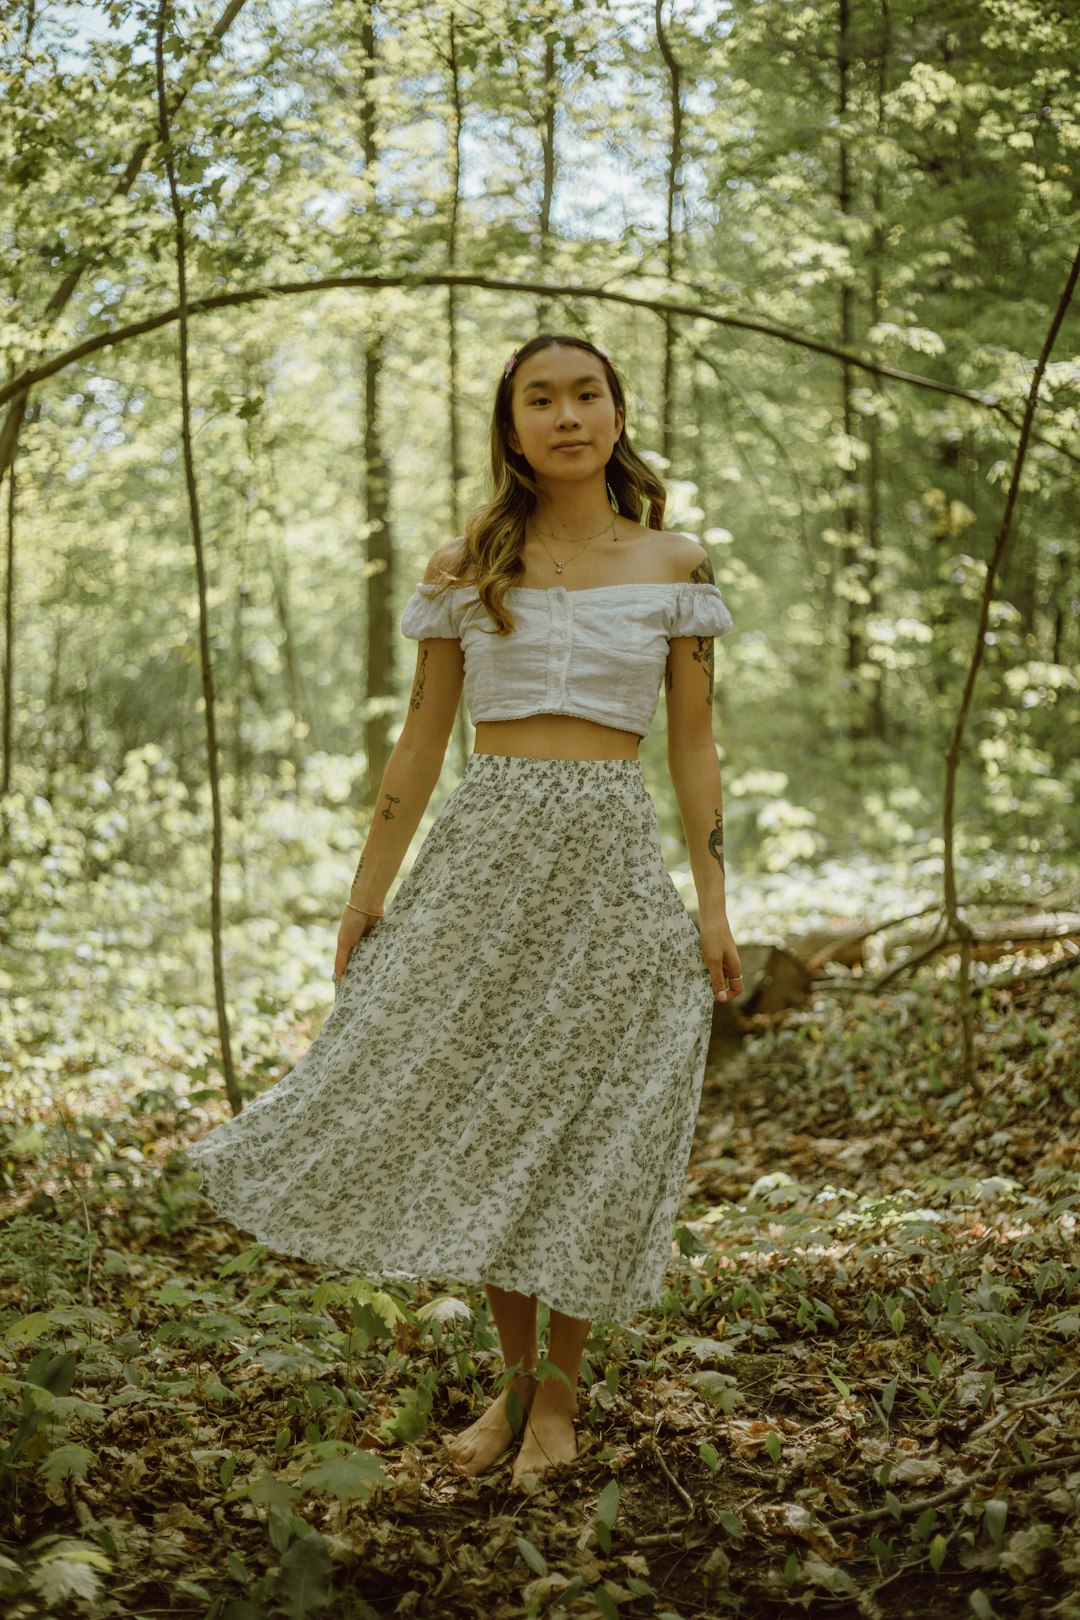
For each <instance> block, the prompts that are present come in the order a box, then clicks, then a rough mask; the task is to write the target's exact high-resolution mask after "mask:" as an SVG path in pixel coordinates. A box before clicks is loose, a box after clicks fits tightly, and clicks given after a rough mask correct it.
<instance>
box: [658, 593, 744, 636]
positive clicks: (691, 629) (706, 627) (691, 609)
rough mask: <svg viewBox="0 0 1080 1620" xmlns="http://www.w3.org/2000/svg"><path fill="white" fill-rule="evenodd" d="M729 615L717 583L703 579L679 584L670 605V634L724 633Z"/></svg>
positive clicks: (706, 634)
mask: <svg viewBox="0 0 1080 1620" xmlns="http://www.w3.org/2000/svg"><path fill="white" fill-rule="evenodd" d="M731 626H732V618H731V614H730V613H729V612H728V610H727V607H726V606H725V604H724V599H723V597H722V596H721V595H720V589H719V587H718V586H716V585H710V584H708V583H707V582H706V581H704V580H702V581H700V582H697V583H693V584H687V585H680V586H679V587H678V589H677V590H676V592H675V597H674V601H673V602H672V605H671V623H670V625H669V627H668V635H669V636H726V635H727V633H728V631H729V630H730V629H731Z"/></svg>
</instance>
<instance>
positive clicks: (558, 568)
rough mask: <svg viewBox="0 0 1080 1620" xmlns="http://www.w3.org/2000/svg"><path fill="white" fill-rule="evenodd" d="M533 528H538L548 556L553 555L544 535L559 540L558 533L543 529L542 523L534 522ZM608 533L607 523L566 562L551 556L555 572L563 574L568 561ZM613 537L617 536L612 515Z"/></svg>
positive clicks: (570, 561)
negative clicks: (545, 542)
mask: <svg viewBox="0 0 1080 1620" xmlns="http://www.w3.org/2000/svg"><path fill="white" fill-rule="evenodd" d="M533 528H534V529H535V530H536V533H537V535H538V537H539V538H540V544H541V545H542V546H543V547H544V550H545V551H546V552H547V554H548V556H549V557H551V548H550V546H547V545H545V544H544V539H543V536H544V535H545V534H548V535H550V536H551V538H552V540H558V539H559V536H558V535H557V534H552V533H551V530H550V529H542V528H541V527H540V525H539V524H538V523H536V522H534V523H533ZM606 533H607V525H606V524H605V525H604V527H603V528H602V529H600V530H599V531H598V532H597V533H596V534H591V535H590V536H589V538H588V539H587V540H586V542H585V544H584V545H583V546H579V547H578V549H577V550H576V551H575V552H574V555H573V557H567V558H566V561H565V562H558V561H557V560H556V559H555V558H554V557H551V560H552V562H553V563H555V572H556V573H557V574H561V573H562V571H563V569H564V568H565V567H566V564H567V563H572V562H573V561H574V558H575V557H580V556H581V553H582V552H583V551H585V550H587V549H588V547H589V546H591V545H592V543H593V541H594V540H599V538H600V536H601V535H602V534H606ZM611 538H612V539H613V540H614V538H615V519H614V517H612V519H611Z"/></svg>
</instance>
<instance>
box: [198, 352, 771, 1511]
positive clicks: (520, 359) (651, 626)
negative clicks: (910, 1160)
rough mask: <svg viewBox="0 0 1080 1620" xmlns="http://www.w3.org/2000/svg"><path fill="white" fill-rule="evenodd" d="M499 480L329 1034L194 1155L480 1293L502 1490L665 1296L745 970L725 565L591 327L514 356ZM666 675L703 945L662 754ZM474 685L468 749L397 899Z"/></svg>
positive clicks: (484, 1447) (439, 569)
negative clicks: (656, 776) (688, 522)
mask: <svg viewBox="0 0 1080 1620" xmlns="http://www.w3.org/2000/svg"><path fill="white" fill-rule="evenodd" d="M491 465H492V482H493V498H492V499H491V500H490V501H489V502H487V503H486V504H485V505H484V506H482V507H480V508H478V509H477V510H476V511H475V512H474V513H473V514H472V515H471V517H470V520H469V522H468V524H467V528H466V534H465V536H463V537H461V538H460V539H459V540H457V541H455V542H454V543H453V544H452V545H450V546H447V547H443V548H440V549H439V550H438V551H436V552H435V554H434V555H433V556H432V558H431V560H430V562H429V563H428V565H427V568H426V571H425V575H424V579H423V580H422V581H421V582H420V584H419V585H418V586H417V589H416V590H415V591H414V592H413V594H412V596H411V598H410V599H409V602H408V604H407V606H406V608H405V612H404V615H403V617H402V621H401V628H402V631H403V633H404V634H405V635H406V636H408V637H410V638H413V639H415V640H417V641H418V643H419V645H418V648H417V662H416V671H415V677H414V681H413V687H412V694H411V698H410V702H409V706H408V709H407V711H406V716H405V723H404V726H403V728H402V731H401V735H400V737H399V738H398V741H397V743H396V744H395V747H394V750H393V753H392V754H391V756H390V759H389V761H388V763H387V766H386V770H385V772H384V774H383V778H382V781H381V783H380V787H379V797H378V801H377V804H376V809H375V814H374V816H373V819H372V825H371V829H370V831H369V833H368V837H367V840H366V842H365V844H364V850H363V854H362V855H361V858H360V862H359V865H358V866H357V869H356V875H355V877H354V879H353V884H352V893H351V896H350V899H349V900H348V901H347V902H346V906H345V911H344V915H343V918H342V922H341V927H340V931H339V934H338V944H337V959H336V962H335V1003H334V1007H333V1010H332V1012H331V1014H330V1016H329V1017H328V1019H327V1021H326V1023H325V1024H324V1025H323V1027H322V1029H321V1030H320V1032H319V1034H318V1035H317V1036H316V1038H315V1040H314V1042H313V1043H312V1045H311V1047H310V1048H309V1049H308V1051H307V1052H306V1053H305V1054H304V1055H303V1057H302V1058H301V1060H300V1062H299V1063H298V1064H297V1066H296V1068H295V1069H293V1071H292V1072H291V1073H290V1074H289V1075H287V1076H285V1078H284V1079H282V1080H280V1081H279V1082H278V1083H277V1085H275V1086H273V1087H272V1088H271V1089H270V1090H268V1091H266V1092H264V1093H263V1094H262V1095H261V1096H260V1097H258V1098H257V1099H256V1100H255V1101H254V1102H252V1103H250V1104H249V1105H248V1106H247V1107H246V1108H245V1109H244V1110H243V1112H242V1113H241V1114H240V1115H238V1116H237V1117H236V1118H235V1119H233V1120H230V1121H228V1122H226V1124H224V1125H221V1126H219V1127H218V1128H217V1129H216V1130H215V1131H212V1132H210V1133H209V1134H208V1135H207V1136H206V1137H204V1138H203V1139H202V1140H201V1141H200V1142H199V1143H197V1144H196V1145H195V1147H194V1148H193V1149H192V1150H191V1151H192V1155H193V1157H194V1158H195V1159H196V1162H197V1163H199V1165H200V1168H201V1170H202V1174H203V1179H204V1181H205V1190H206V1192H207V1196H208V1197H209V1198H210V1200H211V1201H212V1202H213V1203H214V1205H215V1206H216V1208H217V1209H218V1210H219V1211H220V1212H221V1213H222V1214H223V1215H225V1216H226V1217H227V1218H228V1219H230V1220H232V1221H234V1222H235V1224H237V1225H240V1226H242V1227H243V1228H244V1229H245V1230H250V1231H253V1232H254V1233H255V1234H256V1236H257V1237H259V1238H261V1239H262V1240H263V1241H265V1242H267V1243H269V1244H270V1245H271V1246H272V1247H274V1248H275V1249H278V1250H280V1251H282V1252H284V1253H287V1254H296V1255H302V1256H304V1257H305V1258H307V1259H311V1260H316V1261H323V1262H329V1263H331V1264H334V1265H338V1266H345V1267H349V1268H352V1269H355V1271H356V1272H357V1273H358V1274H359V1275H361V1276H364V1277H366V1278H370V1279H372V1280H386V1279H391V1278H395V1279H396V1278H425V1277H426V1278H449V1279H453V1280H456V1281H463V1282H477V1283H482V1284H483V1285H484V1287H485V1291H486V1294H487V1297H488V1300H489V1302H490V1305H491V1310H492V1314H493V1316H494V1319H495V1323H496V1326H497V1328H498V1333H499V1340H500V1345H501V1349H502V1354H503V1360H504V1362H505V1364H506V1369H507V1375H506V1377H505V1380H504V1383H503V1387H502V1389H501V1391H500V1393H499V1395H498V1396H497V1397H496V1399H495V1400H494V1401H493V1402H492V1403H491V1405H490V1406H489V1408H488V1409H487V1410H486V1411H485V1412H484V1413H483V1414H482V1416H481V1417H480V1418H479V1419H478V1420H477V1421H476V1422H475V1423H473V1424H472V1425H470V1427H469V1428H467V1429H466V1430H465V1431H464V1432H463V1433H462V1434H460V1435H459V1436H457V1438H456V1439H455V1440H454V1441H453V1442H452V1444H451V1445H450V1447H449V1457H450V1462H451V1466H452V1467H454V1468H455V1469H456V1470H457V1471H458V1472H460V1473H463V1474H470V1475H471V1474H478V1473H480V1472H481V1471H482V1470H483V1469H485V1468H487V1467H489V1466H490V1465H491V1463H492V1462H494V1461H495V1459H496V1458H497V1457H499V1456H501V1454H502V1453H503V1452H504V1451H505V1450H506V1448H507V1446H508V1445H509V1444H510V1442H511V1440H512V1439H513V1438H514V1436H515V1434H516V1433H517V1432H518V1431H520V1430H521V1428H522V1424H523V1422H524V1433H523V1436H522V1443H521V1447H520V1450H519V1452H518V1455H517V1457H516V1459H515V1464H514V1468H513V1472H512V1479H511V1484H512V1485H520V1482H521V1480H522V1477H523V1476H524V1474H526V1473H527V1472H533V1473H541V1472H543V1471H544V1470H545V1469H546V1468H548V1467H551V1466H553V1465H554V1464H557V1463H560V1462H569V1461H571V1460H572V1459H573V1457H574V1456H575V1455H576V1440H575V1435H574V1417H575V1416H576V1412H577V1381H578V1376H579V1370H580V1360H581V1354H582V1350H583V1348H584V1344H585V1340H586V1338H587V1336H588V1333H589V1329H590V1324H591V1321H592V1320H593V1319H594V1318H596V1317H597V1316H599V1317H601V1318H603V1319H604V1320H607V1321H626V1320H629V1319H630V1318H631V1317H632V1316H633V1315H634V1314H635V1313H636V1312H637V1311H639V1310H642V1309H645V1308H647V1307H648V1306H650V1305H652V1304H655V1303H656V1302H657V1300H658V1298H659V1295H660V1290H661V1286H662V1281H663V1275H664V1271H665V1269H666V1266H667V1263H668V1261H669V1260H670V1257H671V1238H672V1227H673V1223H674V1221H675V1218H676V1216H677V1213H678V1208H679V1202H680V1198H681V1194H682V1189H683V1183H684V1178H685V1173H686V1168H687V1164H688V1162H689V1156H690V1148H691V1143H692V1139H693V1130H694V1124H695V1120H696V1115H697V1108H698V1102H699V1099H700V1092H701V1084H702V1078H703V1075H704V1068H705V1056H706V1051H707V1048H708V1042H709V1033H710V1028H711V1022H712V1005H713V1000H714V998H715V999H717V1000H721V1001H722V1000H726V999H728V997H729V995H732V996H733V995H737V994H738V993H739V992H740V990H741V988H742V979H741V977H740V974H739V956H738V952H737V950H736V947H735V943H734V940H733V939H732V935H731V930H730V928H729V926H728V921H727V914H726V909H725V891H724V834H723V808H722V805H723V801H722V797H721V784H720V769H719V764H718V761H717V755H716V748H715V745H714V742H713V734H712V692H713V639H712V638H713V637H714V636H715V635H719V634H723V633H725V632H726V631H727V630H728V629H730V628H731V617H730V615H729V613H728V611H727V608H726V607H725V606H724V604H723V601H722V600H721V597H720V593H719V591H718V589H717V587H716V585H715V583H713V576H712V569H711V567H710V564H709V559H708V556H707V555H706V553H705V552H704V551H703V550H702V548H701V547H700V546H699V545H698V544H697V543H696V542H695V541H693V540H691V539H689V538H688V537H687V536H685V535H680V534H669V533H665V532H663V530H662V523H663V516H664V498H665V497H664V488H663V485H662V484H661V483H660V481H659V479H658V478H657V477H656V476H655V474H654V473H653V472H652V471H651V470H650V469H649V467H648V466H647V465H646V464H645V463H644V462H643V461H642V460H641V459H640V457H639V456H638V455H637V453H636V452H635V451H634V449H633V447H632V446H631V444H630V441H629V438H628V436H627V433H626V429H625V403H624V396H623V390H622V386H621V384H620V381H619V378H618V376H617V373H616V371H615V368H614V367H613V366H612V364H611V362H610V361H609V360H608V358H607V356H606V355H605V354H604V353H603V352H602V351H601V350H600V349H598V348H596V347H595V346H594V345H593V344H591V343H588V342H586V341H585V340H583V339H581V338H577V337H573V336H566V335H557V336H551V335H543V336H540V337H537V338H534V339H533V340H532V341H531V342H529V343H527V344H526V345H525V346H524V347H523V348H522V349H521V350H518V351H515V352H514V354H513V355H512V356H511V358H510V360H509V362H508V363H507V365H506V367H505V370H504V372H503V375H502V378H501V379H500V382H499V385H498V389H497V393H496V399H495V406H494V411H493V414H492V423H491ZM632 513H633V514H637V515H638V516H643V515H646V514H647V519H646V522H644V523H641V522H638V521H637V520H636V517H634V516H630V515H629V514H632ZM564 576H565V579H566V581H567V583H562V581H563V578H564ZM661 679H663V680H664V686H665V693H666V699H667V724H668V763H669V769H670V772H671V778H672V782H673V785H674V789H675V793H676V797H677V800H678V804H679V810H680V814H681V817H682V821H683V826H684V829H685V832H686V838H687V844H688V847H689V852H690V861H691V866H692V870H693V875H694V881H695V886H696V889H697V896H698V909H699V917H700V931H699V930H698V929H695V927H694V924H693V923H692V921H691V919H690V917H689V915H688V913H687V911H686V908H685V907H684V905H683V904H682V901H681V900H680V899H679V896H678V893H677V891H676V889H675V886H674V884H673V883H672V881H671V878H670V877H669V875H668V873H667V871H666V869H665V867H664V863H663V858H662V854H661V848H660V841H659V831H658V826H657V820H656V812H655V808H654V806H653V803H652V800H651V798H650V797H649V794H648V793H647V791H646V789H645V784H644V778H643V774H642V767H641V762H640V760H639V758H638V747H639V744H640V741H641V737H642V736H643V735H645V734H646V733H647V732H648V730H649V728H650V724H651V721H652V719H653V715H654V712H655V708H656V704H657V701H658V696H659V690H658V689H659V684H660V681H661ZM463 689H464V693H465V699H466V703H467V705H468V709H469V713H470V716H471V719H472V721H473V723H474V725H475V741H474V748H473V752H472V754H471V755H470V756H469V759H468V761H467V764H466V769H465V772H464V774H463V776H462V778H461V780H460V781H459V782H458V783H457V785H456V786H455V787H454V789H453V790H452V792H451V793H450V794H449V796H448V797H447V798H446V799H445V800H444V802H443V804H442V806H441V807H440V809H439V812H438V814H437V815H436V817H435V819H434V821H433V823H432V826H431V828H430V830H429V832H428V834H427V836H426V838H425V839H424V841H423V843H422V844H421V846H420V849H419V851H418V852H417V855H416V858H415V860H414V862H413V865H412V867H411V869H410V870H409V871H408V872H407V873H406V874H405V876H404V878H403V879H402V882H401V883H400V885H399V886H398V889H397V892H396V894H395V896H394V900H393V903H392V904H391V905H390V906H389V908H384V905H383V901H384V897H385V895H386V893H387V891H388V889H389V887H390V884H391V882H392V881H393V879H394V877H395V876H396V874H397V872H398V869H399V866H400V863H401V860H402V857H403V856H404V855H405V853H406V851H407V850H408V848H409V845H410V842H411V840H412V837H413V835H414V833H415V831H416V829H417V827H418V825H419V822H420V819H421V816H422V815H423V813H424V809H425V807H426V805H427V803H428V800H429V798H430V795H431V792H432V790H433V788H434V787H435V784H436V782H437V781H438V778H439V775H440V771H441V769H442V764H443V760H444V756H445V751H446V745H447V742H448V740H449V737H450V734H451V730H452V727H453V724H454V719H455V716H456V712H457V707H458V701H459V698H460V696H461V693H462V690H463ZM538 1297H539V1298H542V1299H543V1300H544V1301H545V1302H546V1303H547V1304H548V1306H549V1309H550V1342H549V1346H548V1361H549V1363H551V1364H552V1365H553V1367H554V1368H555V1369H557V1371H556V1372H554V1373H553V1374H552V1375H551V1376H549V1377H546V1378H544V1379H543V1380H538V1379H537V1377H536V1376H534V1373H535V1371H536V1362H537V1339H536V1303H537V1298H538Z"/></svg>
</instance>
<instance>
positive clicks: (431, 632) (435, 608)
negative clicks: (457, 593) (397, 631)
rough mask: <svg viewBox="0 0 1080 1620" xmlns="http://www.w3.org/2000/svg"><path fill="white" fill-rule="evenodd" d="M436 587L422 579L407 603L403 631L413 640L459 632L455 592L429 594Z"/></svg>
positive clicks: (402, 616)
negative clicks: (455, 612)
mask: <svg viewBox="0 0 1080 1620" xmlns="http://www.w3.org/2000/svg"><path fill="white" fill-rule="evenodd" d="M434 588H435V587H434V586H428V585H425V582H424V581H423V580H421V581H420V583H419V585H417V587H416V589H415V590H414V591H413V593H412V595H411V596H410V597H409V600H408V601H407V602H406V604H405V611H404V613H403V614H402V615H401V633H402V635H403V636H408V637H409V639H410V640H411V641H425V640H426V639H427V638H428V637H429V636H457V634H458V629H457V625H456V624H455V622H454V617H455V616H454V595H453V592H452V591H449V590H447V591H440V592H439V593H438V595H437V596H429V594H428V592H429V590H434Z"/></svg>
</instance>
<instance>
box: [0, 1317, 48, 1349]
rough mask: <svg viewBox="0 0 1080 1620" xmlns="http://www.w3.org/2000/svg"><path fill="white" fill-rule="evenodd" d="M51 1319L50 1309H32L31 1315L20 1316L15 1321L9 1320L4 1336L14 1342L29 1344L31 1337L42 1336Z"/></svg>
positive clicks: (37, 1337)
mask: <svg viewBox="0 0 1080 1620" xmlns="http://www.w3.org/2000/svg"><path fill="white" fill-rule="evenodd" d="M50 1321H51V1317H50V1315H49V1312H48V1311H32V1312H31V1313H30V1315H29V1316H20V1317H17V1318H16V1320H15V1321H14V1322H9V1323H8V1325H7V1327H6V1328H5V1329H4V1338H5V1339H9V1340H10V1341H11V1343H12V1344H29V1343H30V1341H31V1339H40V1338H41V1337H42V1335H43V1334H44V1333H45V1331H46V1329H47V1328H48V1326H49V1323H50Z"/></svg>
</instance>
